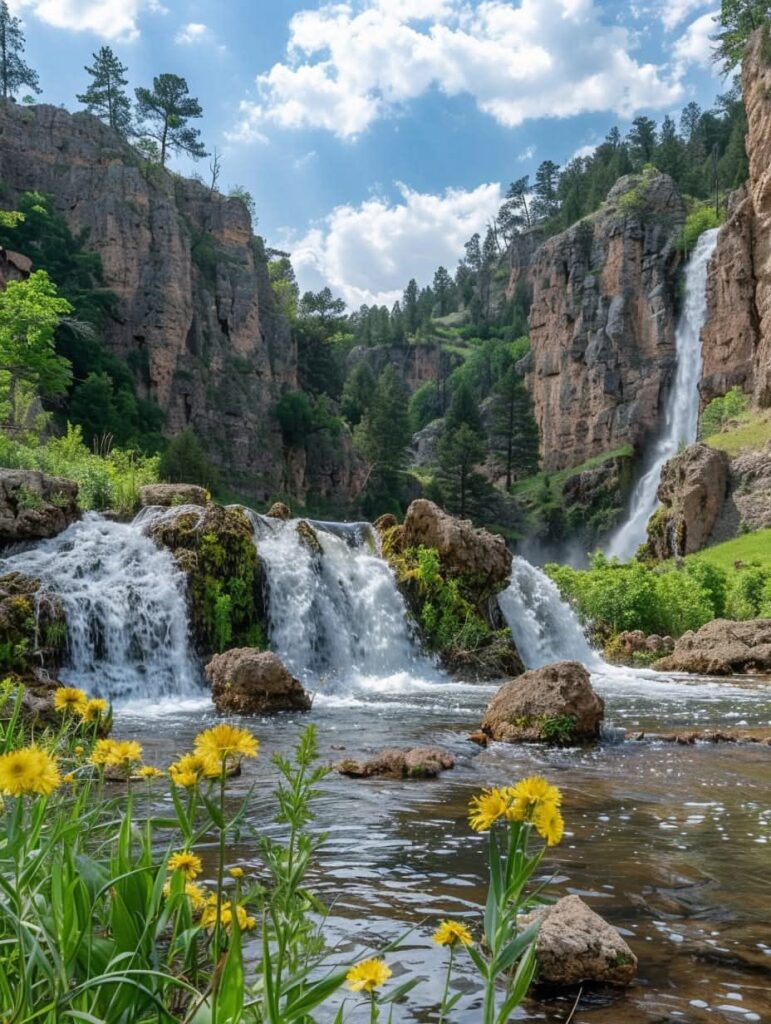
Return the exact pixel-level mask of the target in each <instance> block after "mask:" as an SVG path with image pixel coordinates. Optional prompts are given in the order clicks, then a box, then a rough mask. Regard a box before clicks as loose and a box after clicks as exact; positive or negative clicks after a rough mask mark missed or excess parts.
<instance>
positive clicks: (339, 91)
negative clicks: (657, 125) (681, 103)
mask: <svg viewBox="0 0 771 1024" xmlns="http://www.w3.org/2000/svg"><path fill="white" fill-rule="evenodd" d="M680 2H682V0H680ZM289 32H290V37H289V44H288V47H287V55H286V59H285V60H284V61H283V62H279V63H277V64H274V65H273V67H272V68H271V69H270V70H269V71H267V72H266V73H265V74H262V75H259V76H258V78H257V90H258V99H257V100H254V101H252V100H250V101H245V102H244V103H242V105H241V119H240V122H239V124H238V126H237V127H236V129H235V130H234V131H233V132H232V133H231V134H232V136H233V137H236V138H242V139H248V138H250V137H252V136H253V135H254V134H259V133H261V132H262V131H263V130H264V126H265V124H266V123H268V124H275V125H278V126H280V127H283V128H305V127H314V128H322V129H326V130H328V131H330V132H333V133H334V134H336V135H338V136H340V137H341V138H351V137H354V136H356V135H357V134H359V133H361V132H363V131H364V130H365V129H366V128H368V127H369V126H370V125H371V124H372V123H373V122H375V121H376V120H378V119H380V118H382V117H385V116H388V115H389V114H392V113H394V112H395V111H397V110H398V109H399V108H400V107H401V106H403V105H404V104H406V103H407V102H409V101H410V100H413V99H415V98H416V97H419V96H421V95H423V94H424V93H426V92H428V91H429V90H431V89H439V90H440V91H442V92H443V93H445V94H446V95H448V96H458V95H462V94H465V95H469V96H472V97H473V98H474V100H475V102H476V104H477V107H478V108H479V109H480V110H481V111H483V112H484V113H486V114H489V115H490V116H491V117H493V118H494V119H495V120H496V121H497V122H498V123H500V124H502V125H505V126H509V127H513V126H516V125H519V124H521V123H522V122H523V121H525V120H527V119H528V118H537V117H569V116H571V115H574V114H580V113H583V112H587V111H602V110H613V111H615V112H616V113H618V114H619V115H620V116H622V117H629V116H631V115H632V114H634V113H635V112H636V111H637V110H640V109H642V108H646V109H650V108H655V107H668V106H670V105H671V104H672V103H674V102H675V101H677V100H678V99H679V98H680V95H681V86H680V83H679V82H678V81H677V80H676V79H673V78H670V77H668V76H667V74H666V72H665V71H664V70H663V69H662V68H661V67H659V66H657V65H654V64H650V63H641V62H639V61H638V60H636V59H635V57H634V56H633V55H632V50H633V48H634V45H635V43H634V38H633V36H632V35H631V33H630V32H629V31H628V30H627V29H626V28H624V27H623V26H621V25H618V24H615V25H610V24H607V23H605V22H604V21H603V20H602V17H601V13H600V10H599V8H598V5H597V4H596V3H595V2H594V0H551V2H549V3H545V2H543V0H518V2H515V0H483V2H482V3H479V4H472V3H470V2H468V0H363V3H361V4H359V5H357V6H355V7H354V6H353V5H351V4H349V3H338V4H329V3H328V4H324V5H322V6H321V7H319V8H318V9H313V10H310V9H307V10H302V11H299V12H298V13H296V14H295V15H294V16H293V17H292V19H291V21H290V25H289Z"/></svg>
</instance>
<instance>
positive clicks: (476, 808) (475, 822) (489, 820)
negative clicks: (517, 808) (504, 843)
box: [469, 789, 509, 832]
mask: <svg viewBox="0 0 771 1024" xmlns="http://www.w3.org/2000/svg"><path fill="white" fill-rule="evenodd" d="M508 806H509V799H508V796H507V794H506V791H505V790H503V789H486V790H483V791H482V792H481V793H480V794H479V796H475V797H472V798H471V801H470V803H469V824H470V825H471V827H472V828H473V829H474V831H475V832H487V831H488V829H490V828H492V826H493V825H494V823H495V822H496V821H497V820H498V819H499V818H502V817H503V816H504V815H505V814H506V811H507V809H508Z"/></svg>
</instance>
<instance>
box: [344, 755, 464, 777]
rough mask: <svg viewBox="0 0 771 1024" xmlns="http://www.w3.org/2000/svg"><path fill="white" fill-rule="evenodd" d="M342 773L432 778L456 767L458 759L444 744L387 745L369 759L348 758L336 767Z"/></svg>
mask: <svg viewBox="0 0 771 1024" xmlns="http://www.w3.org/2000/svg"><path fill="white" fill-rule="evenodd" d="M335 767H336V768H337V770H338V771H339V772H340V774H341V775H350V776H351V777H352V778H356V779H368V778H371V777H372V776H373V775H386V776H389V777H391V778H402V779H403V778H409V779H432V778H434V777H435V776H437V775H438V774H439V773H440V772H444V771H447V770H448V769H450V768H454V767H455V758H454V757H453V756H452V754H451V753H450V752H449V751H447V750H442V749H441V747H412V748H411V749H403V750H402V749H400V748H398V747H388V748H387V749H385V750H381V751H379V752H378V753H377V754H375V755H374V757H371V758H370V759H369V760H368V761H355V760H353V759H346V760H345V761H341V762H340V763H339V764H337V765H336V766H335Z"/></svg>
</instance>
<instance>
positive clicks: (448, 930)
mask: <svg viewBox="0 0 771 1024" xmlns="http://www.w3.org/2000/svg"><path fill="white" fill-rule="evenodd" d="M434 942H435V943H436V944H437V946H456V945H457V944H458V943H459V942H460V943H461V945H463V946H472V945H473V944H474V940H473V939H472V938H471V932H470V931H469V930H468V928H467V927H466V926H465V924H461V922H460V921H442V922H440V924H439V927H438V928H437V929H436V931H435V932H434Z"/></svg>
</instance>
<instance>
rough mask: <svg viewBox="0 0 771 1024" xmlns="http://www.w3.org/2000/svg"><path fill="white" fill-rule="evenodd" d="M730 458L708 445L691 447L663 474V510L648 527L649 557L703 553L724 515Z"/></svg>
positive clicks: (673, 460) (661, 484)
mask: <svg viewBox="0 0 771 1024" xmlns="http://www.w3.org/2000/svg"><path fill="white" fill-rule="evenodd" d="M728 471H729V462H728V456H727V455H726V454H725V452H723V451H719V450H717V449H716V448H709V447H708V446H707V445H704V444H692V445H689V446H688V447H687V448H686V449H685V450H684V451H682V452H681V453H680V454H679V455H676V456H675V457H674V458H673V459H670V460H669V462H667V463H666V464H665V466H664V468H663V469H662V471H661V482H660V483H659V489H658V498H659V501H660V502H662V506H663V507H662V508H660V509H658V511H657V512H656V513H655V514H654V515H653V516H652V517H651V520H650V523H649V524H648V553H649V554H650V556H651V557H652V558H658V559H662V560H663V559H668V558H673V557H674V556H676V555H677V556H683V555H690V554H692V553H693V552H694V551H700V550H701V548H703V547H704V545H705V544H706V543H707V541H708V539H709V537H710V535H711V533H712V529H713V527H714V525H715V522H716V521H717V518H718V516H719V515H720V513H721V511H722V508H723V502H724V501H725V498H726V491H727V485H728Z"/></svg>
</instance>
